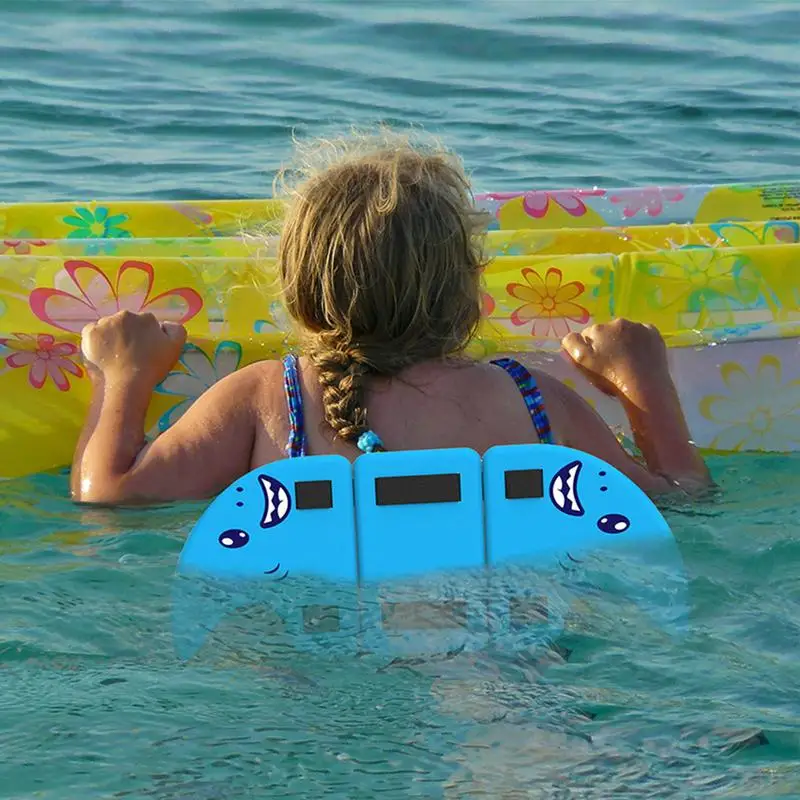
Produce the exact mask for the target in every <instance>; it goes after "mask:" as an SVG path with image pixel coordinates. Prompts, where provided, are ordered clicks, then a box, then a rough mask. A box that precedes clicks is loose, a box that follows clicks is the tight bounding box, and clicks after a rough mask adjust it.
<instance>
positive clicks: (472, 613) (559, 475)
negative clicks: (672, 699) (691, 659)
mask: <svg viewBox="0 0 800 800" xmlns="http://www.w3.org/2000/svg"><path fill="white" fill-rule="evenodd" d="M653 548H656V549H658V551H659V559H663V557H664V555H665V554H666V556H667V559H668V562H669V564H670V566H671V567H672V571H671V575H672V577H673V581H672V583H671V585H670V587H669V588H668V589H665V590H664V591H660V590H659V587H658V586H652V585H645V586H643V587H641V589H642V592H643V594H642V596H641V597H637V598H636V599H641V600H644V601H646V602H647V604H648V605H649V609H648V610H649V612H652V611H654V610H655V611H656V612H657V616H658V618H659V622H661V623H663V624H664V625H666V626H668V627H671V628H672V629H676V626H677V628H680V626H681V624H682V621H685V616H686V610H687V607H688V606H687V602H686V586H687V581H686V578H685V574H684V572H683V567H682V562H681V559H680V553H679V551H678V548H677V544H676V542H675V540H674V537H673V535H672V532H671V531H670V528H669V526H668V525H667V522H666V520H665V519H664V517H663V516H662V515H661V513H660V512H659V510H658V509H657V508H656V506H655V505H654V504H653V503H652V501H651V500H650V499H649V498H648V497H647V495H646V494H645V493H644V492H642V491H641V490H640V489H639V488H638V487H637V486H636V485H635V484H634V483H633V482H632V481H630V480H629V479H628V478H627V477H625V476H624V475H623V474H622V473H620V472H619V471H618V470H616V469H615V468H613V467H612V466H610V465H609V464H606V463H605V462H603V461H601V460H600V459H598V458H595V457H594V456H591V455H589V454H587V453H584V452H581V451H578V450H573V449H571V448H567V447H561V446H557V445H542V444H536V445H509V446H498V447H493V448H491V449H490V450H488V451H487V452H486V453H485V454H484V456H483V458H481V457H480V455H479V454H478V453H477V452H475V451H474V450H470V449H465V448H463V449H462V448H459V449H442V450H420V451H400V452H386V453H384V452H381V453H372V454H365V455H362V456H360V457H359V458H357V459H356V460H355V462H354V463H352V464H351V462H349V461H348V460H347V459H346V458H344V457H342V456H336V455H321V456H305V457H302V458H294V459H285V460H281V461H276V462H273V463H270V464H267V465H265V466H264V467H260V468H258V469H255V470H252V471H251V472H250V473H248V474H247V475H245V476H243V477H242V478H240V479H239V480H237V481H235V482H234V483H233V484H232V485H231V486H230V487H228V488H227V489H226V490H225V491H224V492H222V493H221V494H220V495H219V496H218V497H217V498H216V499H215V500H214V501H213V502H212V503H211V505H210V506H209V507H208V509H207V510H206V511H205V513H204V514H203V515H202V517H201V518H200V520H199V521H198V522H197V524H196V525H195V526H194V528H193V529H192V531H191V533H190V534H189V537H188V538H187V541H186V543H185V545H184V548H183V550H182V552H181V554H180V558H179V561H178V566H177V573H178V578H179V582H178V584H176V587H178V588H176V592H175V605H174V632H175V636H176V645H177V648H178V652H179V654H180V655H181V656H182V657H183V658H188V657H190V656H191V655H193V654H194V653H195V652H196V651H197V650H198V649H199V647H200V646H202V644H203V643H204V641H205V639H206V638H207V635H208V633H209V632H210V631H212V630H213V629H214V628H215V627H216V626H217V625H218V624H219V622H220V620H221V619H222V618H223V617H224V616H225V615H226V614H227V613H229V612H230V611H231V610H233V609H235V608H238V607H241V606H244V605H252V604H253V603H254V602H263V603H266V604H268V605H269V606H270V607H271V608H272V610H273V611H274V612H275V613H276V614H277V615H278V617H279V618H280V619H281V620H283V630H282V631H280V632H278V633H274V634H270V635H271V636H274V637H276V638H279V639H282V640H284V639H288V640H291V643H292V646H294V647H296V648H300V649H302V650H308V651H311V652H315V653H320V652H326V653H339V652H351V653H356V652H361V651H364V650H367V651H373V652H380V653H384V654H390V655H394V656H397V655H423V654H433V653H442V652H447V651H451V650H454V649H467V650H476V649H482V648H485V647H487V646H492V647H498V648H502V649H509V650H515V649H519V648H522V647H528V646H530V645H532V644H536V643H539V642H542V641H545V640H552V638H554V637H555V636H557V635H558V634H559V633H560V632H561V631H562V629H563V626H564V619H565V615H566V613H567V612H568V610H569V604H570V592H569V591H568V590H565V589H564V585H563V581H559V580H558V576H559V565H562V566H563V565H567V566H568V567H574V566H575V565H579V564H581V563H582V562H583V561H584V560H585V559H586V558H589V557H591V556H593V555H596V554H613V553H614V551H620V552H622V551H623V550H624V551H626V552H627V553H636V554H638V555H639V556H640V557H643V558H644V559H645V560H646V558H647V555H646V554H647V553H649V552H653ZM659 563H663V561H661V560H660V561H659ZM548 574H552V575H553V579H552V580H548V578H547V575H548ZM212 584H213V585H214V586H215V587H216V589H217V591H210V590H209V589H208V587H209V585H212Z"/></svg>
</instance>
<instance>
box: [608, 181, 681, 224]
mask: <svg viewBox="0 0 800 800" xmlns="http://www.w3.org/2000/svg"><path fill="white" fill-rule="evenodd" d="M684 197H685V195H684V193H683V192H682V191H681V190H680V189H669V188H665V189H664V188H661V187H659V186H654V187H652V188H650V189H622V190H621V191H620V192H619V194H615V195H612V196H611V197H610V198H609V199H610V200H611V202H612V203H625V208H623V209H622V216H623V217H625V218H626V219H630V218H631V217H635V216H636V215H637V214H638V213H639V212H640V211H644V213H645V214H647V215H648V216H650V217H657V216H659V214H661V212H662V211H663V210H664V202H665V201H666V202H668V203H679V202H680V201H681V200H683V198H684Z"/></svg>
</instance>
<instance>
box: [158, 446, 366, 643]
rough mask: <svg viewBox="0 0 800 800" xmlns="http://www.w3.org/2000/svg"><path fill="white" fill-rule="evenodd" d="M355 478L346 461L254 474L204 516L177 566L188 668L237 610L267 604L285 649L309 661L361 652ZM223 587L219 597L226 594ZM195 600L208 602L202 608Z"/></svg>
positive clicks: (179, 632) (179, 628)
mask: <svg viewBox="0 0 800 800" xmlns="http://www.w3.org/2000/svg"><path fill="white" fill-rule="evenodd" d="M356 558H357V553H356V532H355V512H354V503H353V477H352V468H351V465H350V462H349V461H348V460H347V459H346V458H344V457H343V456H314V457H306V458H297V459H285V460H282V461H277V462H273V463H271V464H268V465H266V466H264V467H261V468H258V469H254V470H252V471H251V472H249V473H248V474H247V475H245V476H243V477H242V478H240V479H239V480H237V481H235V482H234V483H233V484H231V486H229V487H228V488H227V489H226V490H225V491H224V492H222V494H220V495H219V496H218V497H217V498H216V499H215V500H214V501H213V502H212V503H211V505H210V506H209V507H208V508H207V510H206V511H205V513H204V514H203V515H202V517H201V518H200V520H199V521H198V522H197V524H196V525H195V526H194V528H193V529H192V531H191V533H190V534H189V537H188V539H187V541H186V544H185V545H184V548H183V551H182V552H181V555H180V558H179V560H178V566H177V572H178V576H179V577H184V578H194V579H197V578H202V577H206V578H213V579H215V581H216V584H217V587H218V588H217V590H215V591H212V592H208V591H205V592H203V591H202V590H200V589H198V588H197V587H198V586H199V585H200V584H196V585H194V586H193V585H192V581H185V580H184V581H176V589H175V596H174V601H175V606H174V614H173V627H174V634H175V641H176V647H177V650H178V653H179V655H180V657H181V658H184V659H186V658H189V657H191V656H192V655H193V654H194V653H196V652H197V650H198V649H199V648H200V647H201V646H202V644H203V643H204V641H205V639H206V638H207V636H208V634H209V633H210V631H212V630H213V629H214V627H216V625H217V624H218V623H219V622H220V620H221V619H222V618H223V617H224V616H225V615H226V614H227V613H229V612H230V611H231V610H233V609H235V608H239V607H241V606H242V605H252V604H254V602H261V603H265V604H267V605H268V606H269V607H270V609H271V610H272V611H273V612H274V613H275V614H277V615H278V616H279V617H280V618H281V619H282V620H283V622H284V625H283V631H281V632H280V633H278V634H275V635H276V636H279V637H280V638H281V639H282V641H283V642H289V643H291V645H292V646H294V647H297V648H299V649H303V650H310V651H312V652H321V651H324V652H326V653H337V652H341V651H342V650H345V651H349V652H354V651H355V650H356V648H357V634H358V627H359V619H358V592H357V578H358V573H357V565H356ZM222 586H224V587H225V590H224V591H221V590H220V588H219V587H222ZM198 593H200V594H205V595H207V597H208V599H207V600H206V601H204V602H200V603H198Z"/></svg>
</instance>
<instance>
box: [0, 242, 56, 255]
mask: <svg viewBox="0 0 800 800" xmlns="http://www.w3.org/2000/svg"><path fill="white" fill-rule="evenodd" d="M46 244H47V242H45V241H43V240H42V239H4V240H3V242H2V243H0V253H8V252H10V251H12V250H13V251H14V254H15V255H18V256H27V255H29V254H30V252H31V248H32V247H44V246H45V245H46Z"/></svg>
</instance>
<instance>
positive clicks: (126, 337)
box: [81, 311, 186, 388]
mask: <svg viewBox="0 0 800 800" xmlns="http://www.w3.org/2000/svg"><path fill="white" fill-rule="evenodd" d="M185 342H186V329H185V328H184V327H183V325H179V324H177V323H175V322H163V323H162V322H159V321H158V320H157V319H156V318H155V317H154V316H153V315H152V314H149V313H145V314H135V313H133V312H132V311H119V312H117V313H116V314H112V315H111V316H110V317H103V319H101V320H98V321H97V322H93V323H91V324H89V325H87V326H86V327H85V328H84V329H83V332H82V334H81V350H82V351H83V355H84V358H85V359H86V361H87V362H89V364H90V365H91V366H92V367H94V369H95V370H97V371H98V372H99V373H101V374H102V375H103V377H104V378H105V379H106V380H108V381H113V382H115V383H120V382H121V383H125V382H131V381H136V382H137V383H139V382H142V383H147V384H148V385H149V386H150V388H153V387H155V386H156V384H158V383H160V382H161V381H162V380H164V378H165V377H166V376H167V373H168V372H169V371H170V370H171V369H172V367H174V366H175V362H176V361H177V360H178V358H179V357H180V354H181V351H182V350H183V345H184V343H185Z"/></svg>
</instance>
